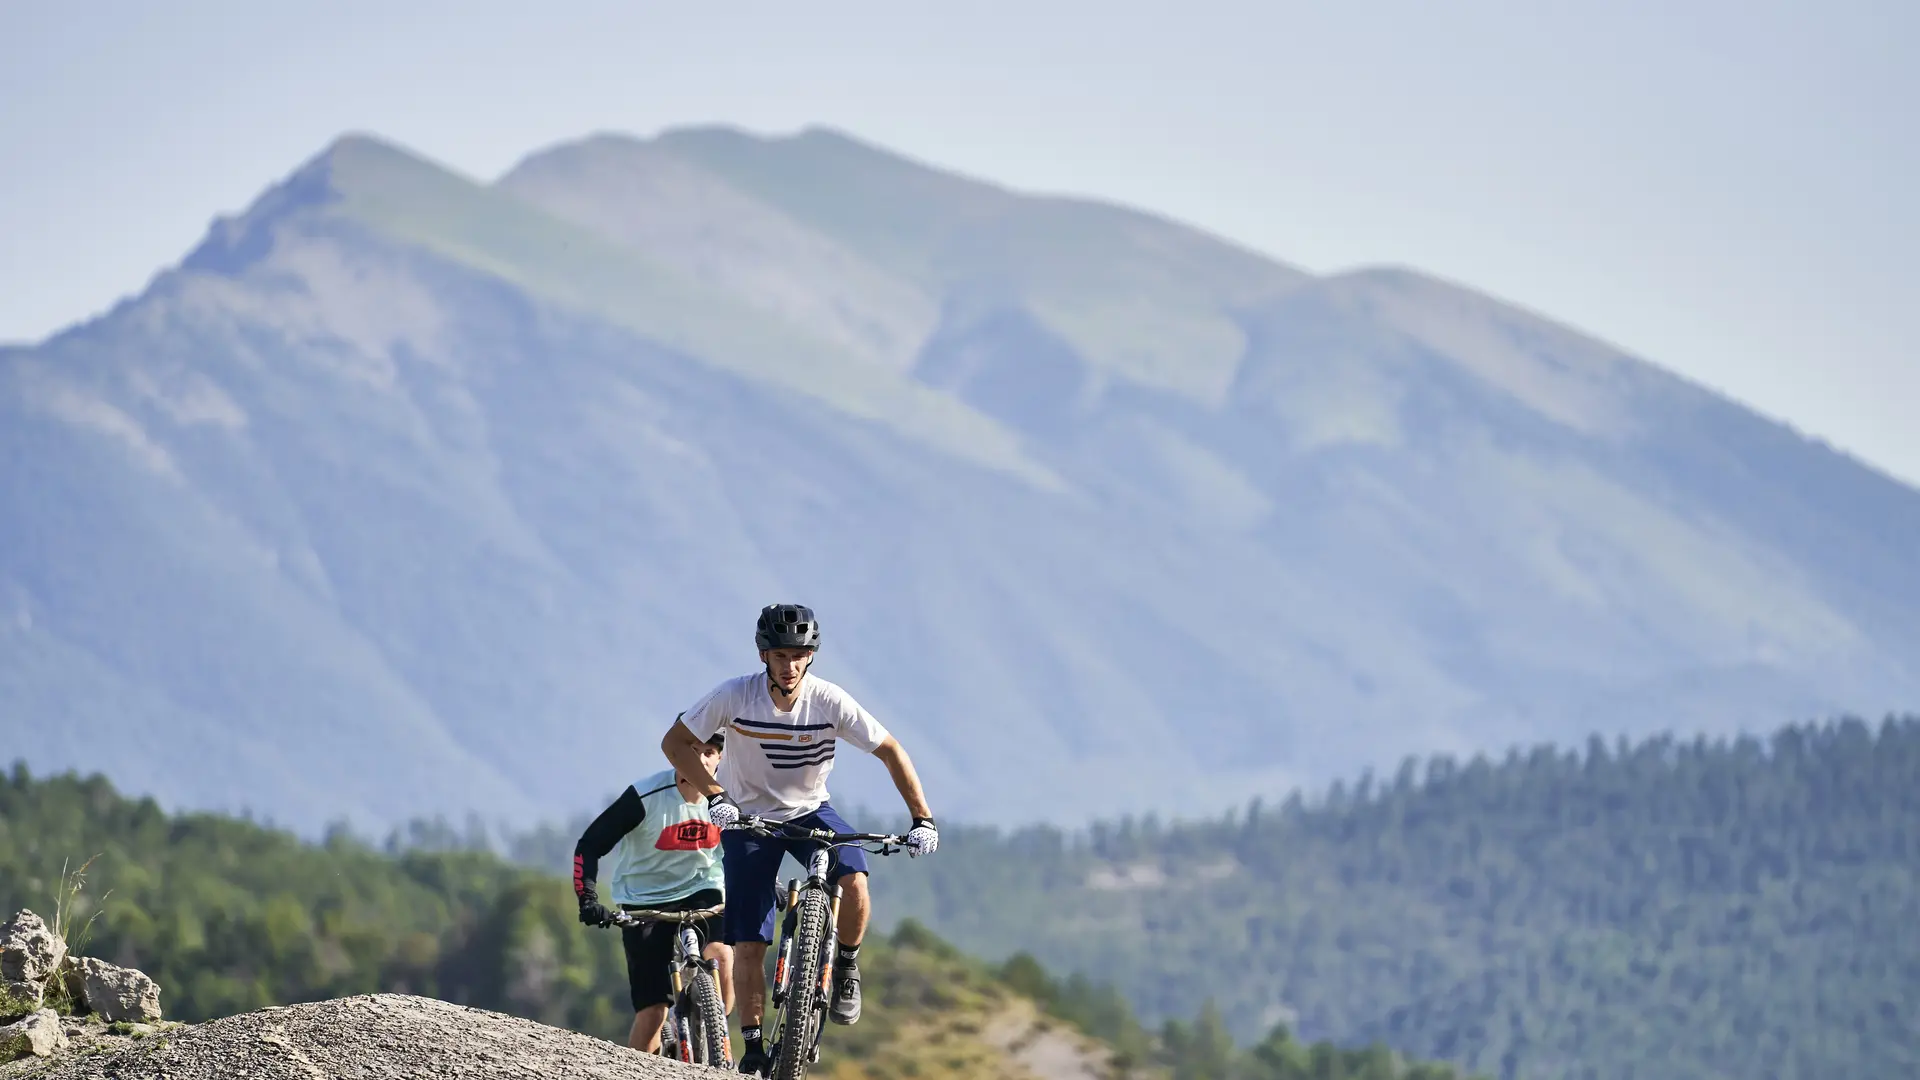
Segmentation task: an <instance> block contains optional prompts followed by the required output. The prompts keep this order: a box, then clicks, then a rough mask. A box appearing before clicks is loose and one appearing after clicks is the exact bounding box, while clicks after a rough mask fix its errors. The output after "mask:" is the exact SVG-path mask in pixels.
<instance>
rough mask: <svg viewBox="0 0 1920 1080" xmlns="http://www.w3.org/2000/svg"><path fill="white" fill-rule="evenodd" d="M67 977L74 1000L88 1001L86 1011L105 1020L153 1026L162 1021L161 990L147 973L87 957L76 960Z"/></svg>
mask: <svg viewBox="0 0 1920 1080" xmlns="http://www.w3.org/2000/svg"><path fill="white" fill-rule="evenodd" d="M65 975H66V979H67V986H68V987H69V990H68V993H69V994H70V995H71V997H72V999H73V1000H74V1001H76V1002H85V1004H86V1011H87V1012H90V1013H92V1014H94V1015H95V1016H98V1017H100V1018H101V1019H103V1020H108V1021H128V1022H132V1023H149V1024H150V1023H152V1022H153V1021H155V1020H158V1019H160V987H159V985H158V984H156V983H155V982H154V981H153V980H152V979H150V978H148V977H147V974H146V972H143V971H136V970H134V969H133V968H123V967H116V966H114V965H112V964H109V963H107V962H106V961H104V960H96V959H94V958H93V957H91V956H87V957H80V958H77V959H75V960H74V961H73V963H72V964H71V965H70V966H69V967H68V968H67V970H66V972H65Z"/></svg>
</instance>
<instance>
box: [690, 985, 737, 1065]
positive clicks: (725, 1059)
mask: <svg viewBox="0 0 1920 1080" xmlns="http://www.w3.org/2000/svg"><path fill="white" fill-rule="evenodd" d="M688 989H689V990H691V991H692V993H690V994H688V995H687V996H688V997H689V998H690V999H691V1001H692V1006H693V1011H692V1012H691V1013H689V1014H688V1016H687V1029H688V1030H689V1031H691V1032H692V1033H693V1063H694V1064H695V1065H718V1066H722V1067H725V1066H727V1065H729V1064H731V1063H732V1060H731V1059H732V1057H733V1055H732V1054H729V1053H728V1052H727V1049H728V1048H727V1007H726V1005H725V1004H724V1003H722V1002H721V1000H720V987H719V986H718V985H716V984H715V983H714V981H713V976H712V975H710V974H708V973H707V972H706V971H697V972H695V973H694V975H693V983H692V985H691V986H689V987H688Z"/></svg>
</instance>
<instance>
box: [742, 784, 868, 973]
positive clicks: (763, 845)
mask: <svg viewBox="0 0 1920 1080" xmlns="http://www.w3.org/2000/svg"><path fill="white" fill-rule="evenodd" d="M793 822H794V824H796V825H805V826H807V827H809V828H814V829H832V830H833V831H834V832H852V831H853V826H851V825H848V824H847V823H846V821H845V819H843V818H842V817H841V816H840V815H839V814H838V813H837V812H835V811H834V809H833V805H832V804H831V803H821V804H820V809H818V810H815V811H814V812H813V813H811V814H808V815H806V816H805V817H797V818H794V819H793ZM815 846H816V845H815V844H814V843H813V842H812V841H810V840H788V839H785V838H784V837H775V836H755V835H753V834H752V833H750V832H747V831H746V830H744V829H728V830H726V831H725V832H723V833H721V834H720V860H721V863H720V865H721V869H722V871H723V872H724V873H725V875H726V881H727V910H726V912H725V913H724V914H722V915H721V916H720V940H721V941H724V942H726V943H727V944H728V945H737V944H739V943H740V942H742V941H764V942H768V943H771V942H772V941H773V914H774V911H773V902H774V896H775V894H776V893H777V892H778V890H779V888H780V881H779V878H780V857H781V856H782V855H785V854H787V853H788V852H792V854H793V857H794V858H795V859H797V860H799V862H800V865H801V866H803V867H804V866H805V865H806V864H807V856H809V855H811V854H813V848H814V847H815ZM833 855H834V858H833V864H832V866H831V868H830V869H828V870H827V883H828V884H834V883H836V882H838V881H839V880H840V879H841V878H843V877H846V876H847V875H848V874H864V873H866V872H867V853H866V852H865V851H862V850H861V849H860V848H859V847H858V846H856V845H852V844H849V845H847V846H845V847H837V848H834V849H833ZM803 872H804V871H803Z"/></svg>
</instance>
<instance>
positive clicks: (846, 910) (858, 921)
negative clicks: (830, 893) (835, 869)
mask: <svg viewBox="0 0 1920 1080" xmlns="http://www.w3.org/2000/svg"><path fill="white" fill-rule="evenodd" d="M872 913H873V898H872V896H871V895H870V894H869V893H868V892H867V875H865V874H863V873H853V874H848V875H847V876H846V877H843V878H841V879H840V925H839V926H838V927H835V929H836V930H838V931H839V934H840V944H842V945H845V946H847V947H848V948H852V947H853V946H856V945H858V944H860V939H861V938H863V937H865V936H866V935H867V916H869V915H871V914H872Z"/></svg>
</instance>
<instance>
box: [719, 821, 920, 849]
mask: <svg viewBox="0 0 1920 1080" xmlns="http://www.w3.org/2000/svg"><path fill="white" fill-rule="evenodd" d="M731 827H732V828H735V829H745V830H746V831H748V832H752V833H758V834H760V835H761V836H772V835H774V834H775V833H776V832H778V833H785V834H786V835H787V836H789V837H792V838H793V839H795V840H818V841H821V842H822V843H825V844H827V845H829V846H831V847H839V846H841V845H842V844H879V845H880V846H881V847H882V848H886V849H892V848H902V847H906V846H907V838H906V837H904V836H901V835H899V834H897V833H863V832H834V831H833V830H832V829H809V828H807V827H806V826H805V825H796V824H794V823H793V822H791V821H768V820H767V819H765V818H762V817H753V816H750V817H743V818H741V819H740V820H739V822H738V823H736V824H734V825H733V826H731ZM892 853H893V852H892V851H891V850H883V851H877V852H874V854H876V855H891V854H892Z"/></svg>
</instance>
